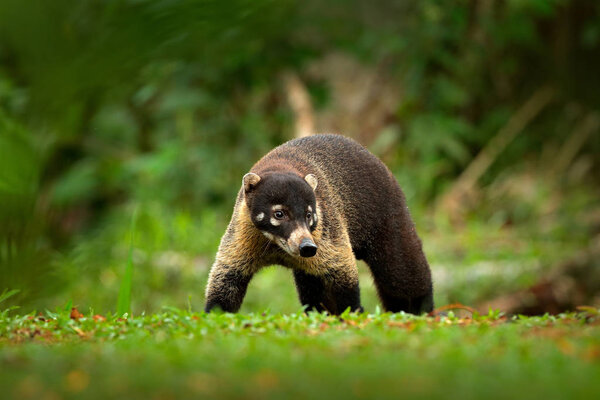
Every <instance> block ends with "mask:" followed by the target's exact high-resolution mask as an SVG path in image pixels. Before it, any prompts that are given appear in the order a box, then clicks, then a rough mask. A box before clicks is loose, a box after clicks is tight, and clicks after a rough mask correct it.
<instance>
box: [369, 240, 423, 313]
mask: <svg viewBox="0 0 600 400" xmlns="http://www.w3.org/2000/svg"><path fill="white" fill-rule="evenodd" d="M365 261H366V262H367V264H368V265H369V267H370V269H371V273H372V275H373V279H374V281H375V286H376V287H377V293H378V295H379V298H380V299H381V302H382V304H383V307H384V308H385V309H386V310H387V311H391V312H399V311H404V312H408V313H411V314H421V313H424V312H430V311H432V310H433V285H432V282H431V273H430V271H429V265H428V264H427V261H426V260H425V256H424V255H423V254H422V252H420V254H419V253H417V254H406V253H403V252H397V251H382V250H381V249H380V251H379V252H377V251H374V252H371V253H370V255H369V256H368V257H366V259H365Z"/></svg>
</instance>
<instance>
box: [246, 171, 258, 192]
mask: <svg viewBox="0 0 600 400" xmlns="http://www.w3.org/2000/svg"><path fill="white" fill-rule="evenodd" d="M258 182H260V176H258V175H256V174H255V173H254V172H248V173H247V174H246V175H244V177H243V178H242V185H244V190H245V191H246V192H249V191H251V190H252V189H254V187H255V186H256V184H257V183H258Z"/></svg>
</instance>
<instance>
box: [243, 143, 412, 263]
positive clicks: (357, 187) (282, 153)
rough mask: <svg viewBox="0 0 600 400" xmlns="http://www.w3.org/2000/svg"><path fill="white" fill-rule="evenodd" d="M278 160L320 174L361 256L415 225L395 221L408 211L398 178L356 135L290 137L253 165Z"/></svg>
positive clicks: (323, 195) (324, 191)
mask: <svg viewBox="0 0 600 400" xmlns="http://www.w3.org/2000/svg"><path fill="white" fill-rule="evenodd" d="M279 160H288V164H289V165H294V166H295V167H296V168H297V169H298V171H299V172H300V173H302V174H307V173H314V174H316V175H317V178H318V179H319V185H322V186H321V187H320V190H321V193H320V195H319V197H320V198H323V199H326V200H327V201H328V202H329V203H330V205H333V206H334V207H335V208H336V211H337V212H339V213H340V214H342V215H343V217H344V220H345V222H346V223H347V228H348V233H349V236H350V241H351V243H352V248H353V250H354V252H355V254H356V257H357V258H359V259H362V258H364V251H365V249H366V248H368V247H369V246H370V244H371V243H370V242H371V241H374V240H380V238H379V236H380V235H382V234H385V233H386V231H388V230H390V229H396V230H398V229H400V230H405V229H406V228H408V229H409V230H411V229H412V223H409V226H407V227H403V226H399V225H398V224H397V222H398V221H406V219H405V218H394V216H398V215H399V214H403V213H406V212H407V210H406V206H405V204H404V203H405V201H404V196H403V194H402V191H401V190H400V187H399V186H398V184H397V182H396V180H395V178H394V177H393V175H392V174H391V172H390V171H389V169H388V168H387V167H386V166H385V165H384V164H383V162H381V161H380V160H379V159H378V158H377V157H375V156H374V155H373V154H371V153H370V152H369V151H368V150H367V149H366V148H364V147H363V146H361V145H360V144H359V143H357V142H356V141H354V140H352V139H349V138H346V137H344V136H341V135H332V134H327V135H313V136H308V137H305V138H301V139H296V140H292V141H289V142H287V143H285V144H283V145H281V146H279V147H277V148H275V149H273V151H271V152H270V153H268V154H267V155H266V156H265V157H263V159H261V160H260V161H259V162H258V163H257V164H256V165H255V167H254V168H253V170H254V169H255V168H256V169H258V170H260V169H261V166H269V165H274V164H277V162H278V161H279ZM321 182H323V183H321ZM390 224H392V225H394V226H390Z"/></svg>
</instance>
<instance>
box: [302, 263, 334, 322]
mask: <svg viewBox="0 0 600 400" xmlns="http://www.w3.org/2000/svg"><path fill="white" fill-rule="evenodd" d="M294 281H295V282H296V289H297V290H298V297H300V303H301V304H302V305H303V306H305V307H306V311H311V310H315V311H318V312H323V311H330V310H331V309H332V308H333V307H334V305H333V304H332V303H331V301H330V299H329V298H328V290H327V288H326V287H325V283H324V281H323V278H322V277H320V276H315V275H310V274H307V273H306V272H304V271H302V270H299V269H295V270H294Z"/></svg>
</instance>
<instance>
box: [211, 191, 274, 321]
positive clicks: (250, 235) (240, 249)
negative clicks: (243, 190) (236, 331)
mask: <svg viewBox="0 0 600 400" xmlns="http://www.w3.org/2000/svg"><path fill="white" fill-rule="evenodd" d="M266 246H268V242H267V240H266V238H264V237H263V236H262V235H261V234H260V232H258V230H257V229H256V228H255V227H254V226H253V225H252V222H251V221H250V219H249V217H248V216H247V211H246V206H245V204H244V203H243V202H242V203H241V204H238V205H236V208H235V209H234V214H233V217H232V219H231V222H230V223H229V226H228V228H227V231H226V232H225V234H224V235H223V238H222V239H221V244H220V245H219V251H218V252H217V256H216V259H215V263H214V264H213V266H212V268H211V270H210V275H209V277H208V283H207V285H206V306H205V308H204V311H206V312H209V311H210V310H212V309H213V308H215V307H220V308H221V309H222V310H223V311H226V312H237V311H238V310H239V309H240V307H241V305H242V301H243V300H244V296H245V295H246V289H247V288H248V283H249V282H250V280H251V279H252V276H253V275H254V273H255V272H256V271H257V270H258V269H259V268H260V265H262V259H261V257H262V255H263V254H264V253H265V249H266V248H267V247H266Z"/></svg>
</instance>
